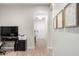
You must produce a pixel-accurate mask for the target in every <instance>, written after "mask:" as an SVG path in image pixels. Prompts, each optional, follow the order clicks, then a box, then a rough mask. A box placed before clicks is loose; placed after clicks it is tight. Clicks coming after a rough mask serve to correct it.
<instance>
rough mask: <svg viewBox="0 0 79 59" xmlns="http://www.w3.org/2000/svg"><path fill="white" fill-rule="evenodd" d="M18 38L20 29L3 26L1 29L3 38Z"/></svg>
mask: <svg viewBox="0 0 79 59" xmlns="http://www.w3.org/2000/svg"><path fill="white" fill-rule="evenodd" d="M12 35H13V36H18V27H12V26H11V27H10V26H3V27H1V36H12Z"/></svg>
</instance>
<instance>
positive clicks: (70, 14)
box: [64, 3, 77, 27]
mask: <svg viewBox="0 0 79 59" xmlns="http://www.w3.org/2000/svg"><path fill="white" fill-rule="evenodd" d="M76 9H77V8H76V3H69V4H68V5H67V6H66V7H65V8H64V15H65V16H64V18H65V24H64V26H65V27H74V26H76V25H77V23H76V22H77V19H76V16H77V14H76Z"/></svg>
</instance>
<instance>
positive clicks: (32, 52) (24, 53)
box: [5, 49, 52, 56]
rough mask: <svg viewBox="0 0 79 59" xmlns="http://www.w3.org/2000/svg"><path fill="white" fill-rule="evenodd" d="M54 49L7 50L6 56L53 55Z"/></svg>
mask: <svg viewBox="0 0 79 59" xmlns="http://www.w3.org/2000/svg"><path fill="white" fill-rule="evenodd" d="M51 55H52V50H51V49H45V50H37V49H28V50H26V51H7V52H6V54H5V56H51Z"/></svg>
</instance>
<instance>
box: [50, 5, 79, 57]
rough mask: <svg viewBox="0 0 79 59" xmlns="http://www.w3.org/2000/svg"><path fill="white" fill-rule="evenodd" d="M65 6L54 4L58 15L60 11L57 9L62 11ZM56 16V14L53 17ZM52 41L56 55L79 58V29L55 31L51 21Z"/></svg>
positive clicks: (54, 9)
mask: <svg viewBox="0 0 79 59" xmlns="http://www.w3.org/2000/svg"><path fill="white" fill-rule="evenodd" d="M64 5H65V4H54V6H53V7H54V8H53V11H55V12H56V13H58V12H59V11H58V10H56V9H59V10H60V9H62V8H63V6H64ZM55 15H56V14H55V13H54V14H53V16H55ZM50 40H51V41H52V47H53V48H55V52H54V54H55V55H56V56H72V55H74V56H75V55H76V56H77V55H78V56H79V47H78V46H79V27H78V28H64V29H61V30H59V29H57V30H54V29H53V26H52V19H51V20H50Z"/></svg>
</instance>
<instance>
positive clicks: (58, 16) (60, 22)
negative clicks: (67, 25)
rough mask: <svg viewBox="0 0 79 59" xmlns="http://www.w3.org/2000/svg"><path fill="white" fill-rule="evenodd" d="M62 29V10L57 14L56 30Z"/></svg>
mask: <svg viewBox="0 0 79 59" xmlns="http://www.w3.org/2000/svg"><path fill="white" fill-rule="evenodd" d="M63 27H64V13H63V10H61V11H60V12H59V13H58V14H57V28H59V29H61V28H63Z"/></svg>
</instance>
